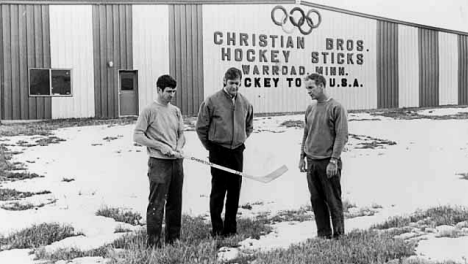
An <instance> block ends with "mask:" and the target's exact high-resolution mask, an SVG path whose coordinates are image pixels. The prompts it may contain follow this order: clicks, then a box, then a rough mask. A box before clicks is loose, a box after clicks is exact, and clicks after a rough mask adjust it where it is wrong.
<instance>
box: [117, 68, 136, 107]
mask: <svg viewBox="0 0 468 264" xmlns="http://www.w3.org/2000/svg"><path fill="white" fill-rule="evenodd" d="M119 79H120V82H119V83H120V87H119V89H120V91H119V97H120V116H129V115H138V72H137V71H119Z"/></svg>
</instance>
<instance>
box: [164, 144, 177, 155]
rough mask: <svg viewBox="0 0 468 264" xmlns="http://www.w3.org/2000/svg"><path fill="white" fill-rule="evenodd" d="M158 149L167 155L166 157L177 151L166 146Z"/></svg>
mask: <svg viewBox="0 0 468 264" xmlns="http://www.w3.org/2000/svg"><path fill="white" fill-rule="evenodd" d="M160 151H161V153H162V154H163V155H164V156H168V157H174V156H175V155H176V153H177V152H176V151H173V150H172V149H171V148H169V147H166V146H164V147H161V149H160Z"/></svg>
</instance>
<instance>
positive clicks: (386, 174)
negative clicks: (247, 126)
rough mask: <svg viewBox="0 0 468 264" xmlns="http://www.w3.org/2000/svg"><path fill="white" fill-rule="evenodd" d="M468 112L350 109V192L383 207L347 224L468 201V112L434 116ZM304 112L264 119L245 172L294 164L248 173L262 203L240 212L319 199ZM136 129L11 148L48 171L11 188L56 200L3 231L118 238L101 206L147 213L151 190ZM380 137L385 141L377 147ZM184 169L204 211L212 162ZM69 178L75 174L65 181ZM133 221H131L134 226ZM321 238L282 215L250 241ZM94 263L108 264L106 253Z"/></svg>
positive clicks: (250, 193) (72, 134) (462, 255)
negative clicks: (386, 113) (53, 228)
mask: <svg viewBox="0 0 468 264" xmlns="http://www.w3.org/2000/svg"><path fill="white" fill-rule="evenodd" d="M467 111H468V108H441V109H430V110H421V111H419V112H418V114H420V115H426V116H427V117H428V119H413V120H400V119H393V118H389V117H383V116H373V115H371V114H369V113H351V114H349V119H350V120H351V121H350V123H349V131H350V133H351V134H352V135H351V136H350V139H349V143H348V145H347V151H346V152H345V153H344V154H343V163H344V170H343V176H342V188H343V198H344V200H347V201H349V202H351V203H353V204H356V205H357V207H371V206H373V205H374V206H375V205H380V206H382V209H380V210H379V212H378V213H377V214H375V215H373V216H366V217H359V218H354V219H349V220H347V221H346V224H345V225H346V228H347V230H351V229H353V228H368V227H370V226H371V225H372V224H375V223H379V222H382V221H383V220H385V219H387V218H388V217H389V216H395V215H404V214H409V213H412V212H414V211H415V210H416V209H424V208H428V207H434V206H438V205H462V206H468V195H467V189H468V180H466V179H462V178H461V176H460V175H459V174H460V173H468V162H467V158H468V122H467V120H466V119H448V120H433V119H430V118H431V117H433V116H438V117H440V116H444V115H454V114H457V113H463V112H467ZM302 119H303V115H289V116H271V117H261V118H255V121H254V122H255V123H254V125H255V131H254V133H253V134H252V136H251V137H250V138H249V139H248V141H247V143H246V147H247V148H246V150H245V162H244V164H245V165H244V171H245V172H248V173H250V174H254V175H259V176H261V175H264V174H266V173H268V172H270V171H272V170H274V169H276V168H278V167H280V166H281V165H283V164H285V165H287V166H288V167H289V171H288V172H286V173H285V174H284V175H283V176H282V177H280V178H278V179H276V180H275V181H273V182H270V183H268V184H263V183H259V182H256V181H252V180H248V179H244V181H243V187H242V194H241V202H240V204H241V205H242V204H247V203H249V204H253V205H252V206H253V208H252V210H245V209H241V210H240V211H241V213H242V214H243V215H244V216H246V215H248V214H251V213H253V212H260V211H266V212H272V213H274V212H277V211H279V210H287V209H299V208H301V207H305V206H307V205H309V204H310V202H309V192H308V189H307V185H306V178H305V174H304V173H300V172H299V170H298V168H297V163H298V157H299V149H300V141H301V138H302V132H303V130H302V129H301V128H297V127H285V126H280V124H281V123H283V122H284V121H300V120H302ZM133 128H134V126H133V125H122V126H119V125H116V126H108V125H103V126H89V127H73V128H63V129H59V130H56V131H55V132H54V134H55V136H57V137H59V138H63V139H65V140H66V141H63V142H60V143H59V144H50V145H48V146H36V147H21V146H15V147H11V149H12V150H19V151H22V153H21V154H18V155H15V156H14V161H19V162H22V163H25V164H26V165H27V169H28V171H29V172H34V173H37V174H39V175H45V177H44V178H35V179H31V180H25V181H17V182H11V183H4V184H3V186H2V187H3V188H12V189H17V190H19V191H43V190H48V191H50V192H51V194H46V195H36V196H33V197H30V198H26V199H25V200H26V201H29V202H31V203H34V204H38V203H49V204H47V205H45V206H44V207H41V208H38V209H37V210H26V211H7V210H3V209H0V222H1V224H0V234H3V235H8V234H9V233H11V232H13V231H16V230H20V229H22V228H26V227H29V226H31V225H32V224H35V223H37V224H39V223H43V222H60V223H68V224H71V225H72V226H74V227H75V230H77V231H79V232H82V233H84V235H85V236H81V237H75V238H68V239H65V240H63V241H60V242H57V243H54V244H52V245H50V246H48V247H47V249H54V248H60V247H78V248H81V249H84V250H86V249H91V248H96V247H99V246H101V245H103V244H105V243H108V242H110V241H112V240H113V239H115V238H116V237H117V236H119V234H115V233H114V230H115V228H116V227H117V226H121V225H122V224H121V223H116V222H115V221H114V220H112V219H109V218H105V217H102V216H96V215H95V212H96V211H97V210H98V209H100V208H103V207H105V206H110V207H119V208H126V209H130V210H132V211H135V212H139V213H140V214H141V215H142V216H145V210H146V203H147V201H146V200H147V195H148V188H149V187H148V180H147V177H146V170H147V165H146V163H147V154H146V150H145V149H144V148H143V147H139V146H135V145H134V144H133V142H132V134H133ZM186 136H187V145H186V147H185V152H186V153H189V154H191V155H193V156H196V157H199V158H203V159H206V158H207V155H208V153H207V151H206V150H205V149H203V147H202V145H201V144H200V142H199V140H198V138H197V136H196V133H195V132H194V131H187V132H186ZM36 138H37V137H35V136H32V137H31V136H18V137H9V138H7V139H8V141H5V142H3V143H9V144H15V143H17V142H19V141H28V142H31V141H34V140H35V139H36ZM377 139H380V140H386V141H379V140H377ZM371 142H374V143H375V142H381V143H383V144H381V145H380V146H377V147H375V146H374V147H369V146H372V145H371V144H370V143H371ZM389 142H396V144H394V145H391V144H388V143H389ZM184 170H185V181H184V201H183V211H184V212H185V213H188V214H191V215H200V214H201V215H205V214H207V213H208V198H209V191H210V177H211V176H210V173H209V167H207V166H205V165H202V164H199V163H196V162H193V161H189V160H186V161H184ZM64 178H67V179H74V181H71V182H65V181H63V179H64ZM54 201H55V202H54ZM2 203H3V204H5V203H8V202H2ZM125 227H127V226H125ZM127 228H132V227H131V226H130V225H128V227H127ZM314 236H315V223H314V222H310V221H309V222H302V223H296V224H290V223H279V224H277V225H275V231H274V232H273V233H271V234H269V235H267V236H265V237H262V238H261V239H260V240H253V241H248V243H247V242H246V243H245V245H248V246H246V247H253V248H263V249H269V248H274V247H287V246H288V245H290V244H291V243H297V242H302V241H305V240H306V239H308V238H311V237H314ZM454 245H457V246H456V247H455V246H454ZM440 252H444V254H441V253H440ZM447 252H448V253H447ZM418 254H419V255H421V256H426V257H427V258H431V259H434V260H447V259H452V260H456V261H463V260H464V259H466V258H468V239H467V238H466V237H461V238H432V239H429V240H425V241H424V242H422V243H420V246H419V247H418ZM89 261H91V263H100V261H101V260H100V259H97V260H96V258H94V259H90V260H89ZM92 261H94V262H92ZM0 263H34V261H32V256H28V250H10V251H3V252H0Z"/></svg>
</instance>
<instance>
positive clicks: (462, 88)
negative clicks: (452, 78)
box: [458, 36, 468, 105]
mask: <svg viewBox="0 0 468 264" xmlns="http://www.w3.org/2000/svg"><path fill="white" fill-rule="evenodd" d="M458 58H459V59H458V104H464V105H466V104H468V36H458Z"/></svg>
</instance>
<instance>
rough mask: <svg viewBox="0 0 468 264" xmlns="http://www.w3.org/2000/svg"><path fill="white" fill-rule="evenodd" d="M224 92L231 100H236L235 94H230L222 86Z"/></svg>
mask: <svg viewBox="0 0 468 264" xmlns="http://www.w3.org/2000/svg"><path fill="white" fill-rule="evenodd" d="M223 91H224V93H225V94H226V95H227V96H228V97H229V98H230V99H231V100H236V97H237V95H235V96H232V95H231V94H230V93H228V91H226V88H224V87H223Z"/></svg>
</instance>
